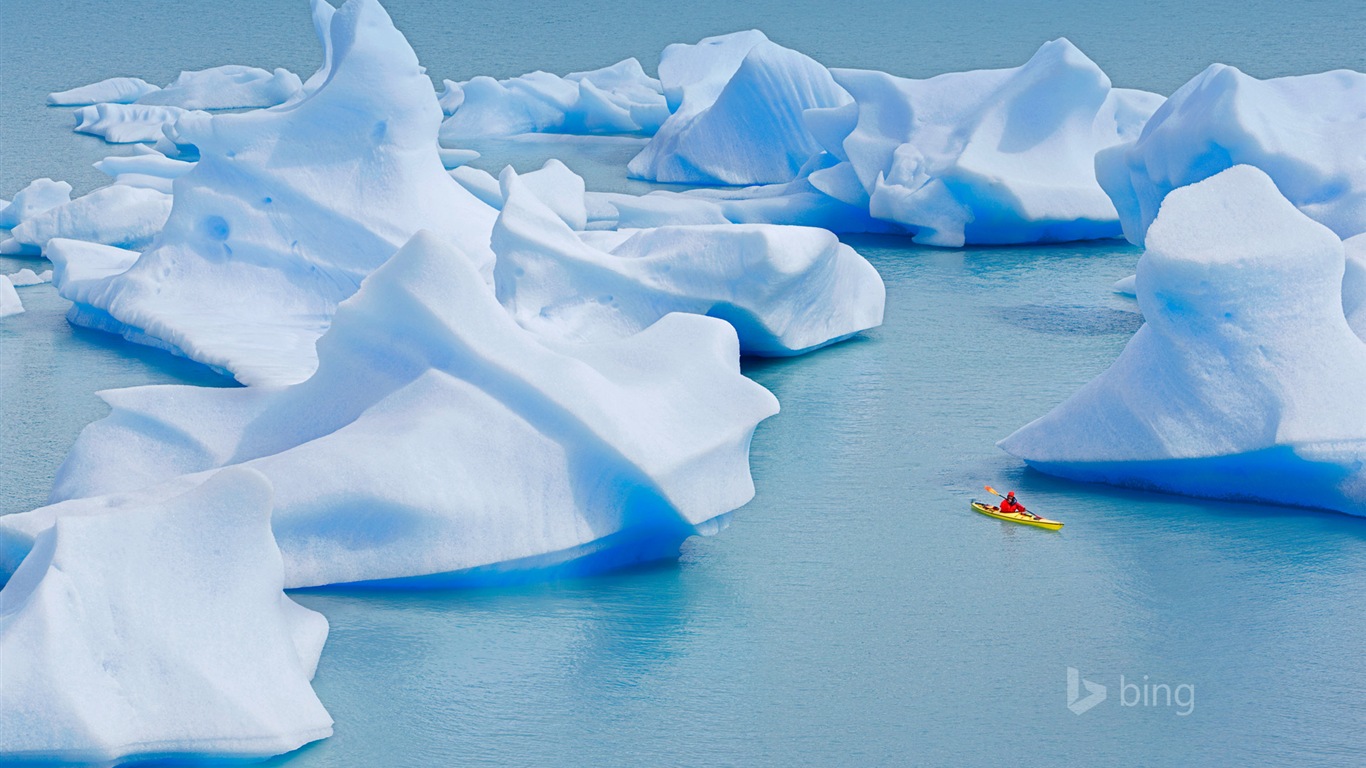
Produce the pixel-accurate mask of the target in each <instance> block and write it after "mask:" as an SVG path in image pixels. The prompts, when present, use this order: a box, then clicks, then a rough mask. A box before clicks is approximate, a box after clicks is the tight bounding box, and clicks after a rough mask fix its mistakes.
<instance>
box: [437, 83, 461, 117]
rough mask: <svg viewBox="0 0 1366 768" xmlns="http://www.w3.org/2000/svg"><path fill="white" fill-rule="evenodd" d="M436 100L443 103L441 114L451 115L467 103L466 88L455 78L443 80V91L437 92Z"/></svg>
mask: <svg viewBox="0 0 1366 768" xmlns="http://www.w3.org/2000/svg"><path fill="white" fill-rule="evenodd" d="M436 102H437V103H438V104H440V105H441V114H443V115H445V116H446V117H450V116H451V115H453V114H455V111H456V110H457V109H460V105H461V104H464V103H465V89H464V88H463V87H461V84H460V83H457V82H455V81H454V80H442V81H441V93H439V94H437V96H436Z"/></svg>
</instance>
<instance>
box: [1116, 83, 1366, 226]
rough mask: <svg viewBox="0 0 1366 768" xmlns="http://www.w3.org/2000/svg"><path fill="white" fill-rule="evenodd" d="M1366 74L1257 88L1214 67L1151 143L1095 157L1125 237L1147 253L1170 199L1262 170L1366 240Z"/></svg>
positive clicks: (1325, 220)
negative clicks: (1235, 169)
mask: <svg viewBox="0 0 1366 768" xmlns="http://www.w3.org/2000/svg"><path fill="white" fill-rule="evenodd" d="M1363 146H1366V75H1363V74H1361V73H1359V72H1351V71H1348V70H1338V71H1335V72H1324V73H1322V74H1317V75H1302V76H1298V77H1281V78H1275V79H1272V80H1258V79H1257V78H1255V77H1251V76H1249V75H1246V74H1243V73H1242V72H1240V71H1239V70H1237V69H1236V68H1234V67H1229V66H1226V65H1223V64H1212V65H1210V67H1209V68H1208V69H1206V70H1205V71H1204V72H1202V73H1200V74H1199V75H1197V76H1196V77H1195V78H1194V79H1192V80H1191V81H1190V82H1188V83H1186V84H1185V85H1183V86H1181V88H1180V89H1178V90H1177V91H1176V93H1174V94H1172V96H1171V98H1170V99H1168V100H1167V102H1166V104H1164V105H1163V106H1162V108H1161V109H1159V110H1158V111H1157V113H1156V114H1154V115H1153V117H1152V119H1151V120H1150V121H1149V122H1148V125H1147V127H1145V128H1144V130H1143V133H1142V136H1134V137H1131V138H1130V140H1128V141H1127V142H1125V143H1124V144H1122V145H1119V146H1116V147H1112V148H1110V149H1108V150H1107V151H1104V152H1102V153H1100V154H1098V155H1097V156H1096V174H1097V176H1098V177H1099V179H1100V184H1101V186H1102V187H1104V188H1105V191H1106V192H1107V193H1108V194H1109V195H1110V198H1111V199H1112V200H1113V201H1114V204H1115V207H1116V208H1117V209H1118V210H1119V216H1120V221H1121V222H1122V223H1123V225H1124V235H1125V236H1126V237H1127V238H1128V239H1129V240H1130V241H1131V242H1133V243H1135V244H1138V245H1142V244H1143V241H1144V235H1145V233H1146V232H1147V230H1148V226H1149V225H1150V224H1151V223H1152V222H1153V219H1155V218H1156V217H1157V215H1158V210H1159V208H1160V207H1161V205H1162V200H1163V198H1165V197H1166V196H1167V194H1168V193H1170V192H1171V191H1172V190H1173V189H1176V188H1178V187H1181V186H1184V185H1186V184H1193V183H1195V182H1197V181H1200V180H1201V179H1205V178H1208V177H1210V176H1213V175H1214V174H1216V173H1219V172H1220V171H1222V170H1224V169H1225V168H1228V167H1230V166H1233V165H1239V164H1242V165H1253V166H1256V167H1258V168H1261V169H1262V170H1263V171H1265V172H1266V174H1267V175H1268V176H1270V177H1271V179H1272V181H1274V182H1276V187H1277V189H1279V190H1280V191H1281V194H1282V195H1284V196H1285V197H1286V198H1287V199H1288V200H1290V202H1292V203H1294V204H1295V206H1296V207H1297V208H1299V209H1300V210H1301V211H1303V212H1304V213H1305V215H1307V216H1309V217H1310V218H1311V219H1314V220H1315V221H1317V222H1319V223H1320V224H1323V225H1325V226H1327V227H1328V228H1329V229H1331V230H1333V231H1334V232H1336V233H1337V235H1338V237H1341V238H1344V239H1345V238H1348V237H1351V236H1353V235H1356V234H1360V233H1362V232H1366V152H1362V147H1363Z"/></svg>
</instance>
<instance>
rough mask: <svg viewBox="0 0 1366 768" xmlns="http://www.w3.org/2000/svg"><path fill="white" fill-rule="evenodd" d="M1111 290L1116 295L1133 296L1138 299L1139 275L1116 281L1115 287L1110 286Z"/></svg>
mask: <svg viewBox="0 0 1366 768" xmlns="http://www.w3.org/2000/svg"><path fill="white" fill-rule="evenodd" d="M1110 290H1111V291H1114V292H1115V293H1118V294H1119V295H1121V296H1131V297H1135V298H1137V297H1138V275H1129V276H1128V277H1121V278H1120V279H1118V280H1116V281H1115V284H1114V285H1112V286H1110Z"/></svg>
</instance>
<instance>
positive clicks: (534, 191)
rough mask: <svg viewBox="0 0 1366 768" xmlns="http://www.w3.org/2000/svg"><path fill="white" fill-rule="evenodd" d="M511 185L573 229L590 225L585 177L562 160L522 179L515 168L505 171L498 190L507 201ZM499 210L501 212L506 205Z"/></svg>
mask: <svg viewBox="0 0 1366 768" xmlns="http://www.w3.org/2000/svg"><path fill="white" fill-rule="evenodd" d="M509 184H513V185H515V186H519V187H522V188H524V189H525V190H526V194H528V195H532V196H535V197H536V198H538V199H539V201H540V203H541V204H542V205H544V206H545V207H546V208H548V209H550V210H551V211H552V212H554V214H555V215H556V216H557V217H559V219H560V221H562V222H564V224H565V226H567V227H569V228H570V229H572V230H583V229H584V228H585V227H586V226H587V225H588V208H587V204H586V203H585V202H584V196H585V192H584V183H583V178H582V177H580V176H579V175H578V174H576V173H574V172H573V171H571V170H569V168H568V167H567V166H565V164H564V163H562V162H560V161H559V160H554V159H551V160H547V161H546V163H545V165H543V166H541V168H539V169H537V170H535V171H532V172H531V173H524V174H522V175H520V176H518V175H517V172H516V171H514V170H512V166H508V167H507V168H505V169H503V173H502V174H501V176H500V177H499V190H500V191H501V192H502V195H503V199H504V201H506V200H507V196H508V187H509ZM505 204H506V203H505ZM498 207H499V208H500V209H501V208H502V207H503V206H502V205H500V206H498ZM496 228H497V225H495V229H496ZM494 253H495V254H496V253H497V251H496V250H495V251H494Z"/></svg>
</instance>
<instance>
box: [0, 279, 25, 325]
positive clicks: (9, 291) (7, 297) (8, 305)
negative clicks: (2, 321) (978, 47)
mask: <svg viewBox="0 0 1366 768" xmlns="http://www.w3.org/2000/svg"><path fill="white" fill-rule="evenodd" d="M23 311H24V302H22V301H20V300H19V292H18V291H16V290H14V283H12V282H10V279H9V276H8V275H0V317H9V316H10V315H17V314H19V313H20V312H23Z"/></svg>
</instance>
